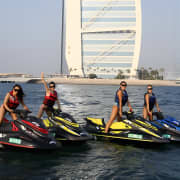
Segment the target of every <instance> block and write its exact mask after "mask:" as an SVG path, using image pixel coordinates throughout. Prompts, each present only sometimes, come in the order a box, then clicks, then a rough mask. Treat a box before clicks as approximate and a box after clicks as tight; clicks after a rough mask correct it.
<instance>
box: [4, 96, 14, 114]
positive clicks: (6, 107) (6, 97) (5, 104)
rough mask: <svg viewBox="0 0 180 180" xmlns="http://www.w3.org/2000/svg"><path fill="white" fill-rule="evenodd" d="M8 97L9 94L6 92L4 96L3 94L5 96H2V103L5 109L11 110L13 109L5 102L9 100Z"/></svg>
mask: <svg viewBox="0 0 180 180" xmlns="http://www.w3.org/2000/svg"><path fill="white" fill-rule="evenodd" d="M9 97H10V94H9V93H7V94H6V96H5V98H4V102H3V105H4V107H5V109H6V110H7V111H9V112H13V109H10V108H9V107H8V105H7V104H8V101H9Z"/></svg>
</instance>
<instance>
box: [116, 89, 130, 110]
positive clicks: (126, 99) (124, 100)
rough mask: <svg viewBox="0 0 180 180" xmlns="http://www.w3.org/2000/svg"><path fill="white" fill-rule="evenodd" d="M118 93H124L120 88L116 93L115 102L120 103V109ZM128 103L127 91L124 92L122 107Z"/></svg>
mask: <svg viewBox="0 0 180 180" xmlns="http://www.w3.org/2000/svg"><path fill="white" fill-rule="evenodd" d="M118 91H122V90H121V88H119V89H118V90H117V91H116V95H115V99H114V101H115V102H116V103H118V107H119V97H118ZM127 101H128V93H127V91H126V90H124V91H122V106H124V105H125V104H126V103H127Z"/></svg>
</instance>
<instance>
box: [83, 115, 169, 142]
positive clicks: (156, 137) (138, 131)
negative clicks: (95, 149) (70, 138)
mask: <svg viewBox="0 0 180 180" xmlns="http://www.w3.org/2000/svg"><path fill="white" fill-rule="evenodd" d="M123 114H124V115H125V118H124V117H123V119H122V121H120V122H114V123H113V124H112V125H111V126H110V128H109V132H108V133H105V132H104V130H105V126H106V124H105V122H104V119H103V118H102V119H97V118H91V117H87V118H85V120H86V125H85V129H86V130H87V131H88V132H89V133H90V134H92V135H93V136H95V137H97V138H100V137H101V138H102V137H103V138H106V139H116V140H117V139H118V140H120V141H123V140H125V141H131V142H150V143H168V142H169V140H168V139H167V138H164V137H162V134H161V131H160V130H159V129H158V128H157V127H155V126H153V125H152V124H151V123H149V122H148V121H146V120H142V119H134V118H132V120H131V119H130V117H129V116H128V113H127V112H124V113H123ZM127 116H128V118H127Z"/></svg>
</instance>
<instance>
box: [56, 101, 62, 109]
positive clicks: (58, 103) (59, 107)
mask: <svg viewBox="0 0 180 180" xmlns="http://www.w3.org/2000/svg"><path fill="white" fill-rule="evenodd" d="M56 102H57V105H58V109H59V110H61V104H60V101H59V99H58V98H57V100H56Z"/></svg>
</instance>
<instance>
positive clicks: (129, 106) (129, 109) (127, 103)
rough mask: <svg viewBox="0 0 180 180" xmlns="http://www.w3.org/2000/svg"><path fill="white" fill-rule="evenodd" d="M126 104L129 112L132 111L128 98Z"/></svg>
mask: <svg viewBox="0 0 180 180" xmlns="http://www.w3.org/2000/svg"><path fill="white" fill-rule="evenodd" d="M127 105H128V107H129V111H130V112H133V109H132V106H131V104H130V102H129V100H128V101H127Z"/></svg>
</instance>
